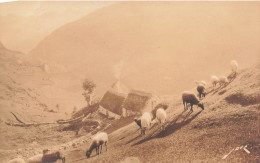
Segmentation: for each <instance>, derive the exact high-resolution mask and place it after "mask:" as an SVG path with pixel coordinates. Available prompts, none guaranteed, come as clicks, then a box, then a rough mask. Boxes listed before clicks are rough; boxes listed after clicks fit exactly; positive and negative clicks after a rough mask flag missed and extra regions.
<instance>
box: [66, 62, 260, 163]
mask: <svg viewBox="0 0 260 163" xmlns="http://www.w3.org/2000/svg"><path fill="white" fill-rule="evenodd" d="M209 90H211V88H209ZM209 92H210V93H209V94H208V95H207V96H206V98H205V99H204V100H203V101H204V103H205V110H204V111H201V110H200V108H196V107H195V108H194V112H193V113H192V114H189V113H188V111H186V112H183V105H182V104H181V101H180V100H177V101H175V102H174V103H173V104H172V105H171V107H170V108H169V109H168V110H167V116H168V123H167V127H166V129H165V131H162V132H159V131H158V130H157V126H156V125H155V126H153V127H152V129H151V130H150V131H149V132H148V134H147V135H146V136H143V137H140V136H139V135H140V131H139V130H138V126H137V125H136V124H134V123H132V124H130V125H128V126H125V127H123V128H121V129H119V130H117V131H115V132H113V133H111V134H110V135H109V139H110V142H109V147H108V149H109V150H108V151H107V152H104V153H102V154H101V155H99V156H96V155H95V152H94V153H92V157H91V158H90V159H88V162H117V161H122V160H124V159H125V158H127V157H137V159H139V160H140V161H142V162H173V161H174V162H191V161H192V162H222V161H226V162H245V161H256V162H257V161H260V158H259V154H260V146H259V144H260V131H259V128H260V126H259V124H260V121H259V115H260V114H259V113H260V112H259V111H260V64H258V65H256V66H254V67H252V68H250V69H245V70H241V71H239V73H238V76H237V78H236V79H235V80H234V81H232V82H231V83H230V84H229V85H227V86H226V87H224V88H221V89H215V90H213V91H209ZM245 145H248V147H247V149H248V150H249V151H250V152H251V153H250V154H247V153H246V152H245V151H244V150H237V151H234V152H232V153H231V154H230V155H229V156H228V157H227V158H226V159H225V160H222V157H223V156H224V155H225V154H228V153H229V152H230V151H231V150H232V149H233V148H236V147H240V146H245ZM88 146H89V142H88V143H86V144H84V145H82V146H81V147H79V148H77V149H73V150H68V151H66V152H65V153H66V155H67V156H66V158H67V160H68V161H69V162H71V161H72V160H77V159H81V158H84V157H85V151H86V149H87V147H88ZM76 162H82V163H83V162H86V159H84V160H79V161H76Z"/></svg>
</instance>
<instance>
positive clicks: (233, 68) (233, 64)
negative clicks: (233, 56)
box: [230, 60, 238, 75]
mask: <svg viewBox="0 0 260 163" xmlns="http://www.w3.org/2000/svg"><path fill="white" fill-rule="evenodd" d="M230 67H231V71H232V74H234V75H236V73H237V68H238V63H237V61H236V60H232V61H231V62H230Z"/></svg>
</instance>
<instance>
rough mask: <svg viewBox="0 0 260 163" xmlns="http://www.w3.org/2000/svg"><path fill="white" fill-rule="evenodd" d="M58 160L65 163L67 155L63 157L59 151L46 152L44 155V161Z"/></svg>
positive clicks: (45, 162)
mask: <svg viewBox="0 0 260 163" xmlns="http://www.w3.org/2000/svg"><path fill="white" fill-rule="evenodd" d="M57 160H62V162H63V163H65V157H61V154H60V152H59V151H57V152H54V153H49V154H44V155H43V157H42V163H54V162H56V161H57Z"/></svg>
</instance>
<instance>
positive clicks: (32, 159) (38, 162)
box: [26, 154, 43, 163]
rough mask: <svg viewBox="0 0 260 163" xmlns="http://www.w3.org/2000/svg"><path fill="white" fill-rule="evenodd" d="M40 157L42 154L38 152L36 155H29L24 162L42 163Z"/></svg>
mask: <svg viewBox="0 0 260 163" xmlns="http://www.w3.org/2000/svg"><path fill="white" fill-rule="evenodd" d="M42 157H43V154H38V155H35V156H33V157H30V158H29V159H28V160H27V161H26V163H42Z"/></svg>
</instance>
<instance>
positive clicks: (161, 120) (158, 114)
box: [156, 108, 166, 129]
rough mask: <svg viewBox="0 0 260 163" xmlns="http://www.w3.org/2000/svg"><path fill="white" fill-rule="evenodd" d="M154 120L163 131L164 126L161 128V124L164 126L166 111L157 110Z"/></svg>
mask: <svg viewBox="0 0 260 163" xmlns="http://www.w3.org/2000/svg"><path fill="white" fill-rule="evenodd" d="M156 118H157V120H158V121H159V123H160V128H162V129H164V126H162V124H164V123H165V121H166V111H165V110H164V109H163V108H159V109H157V111H156Z"/></svg>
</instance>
